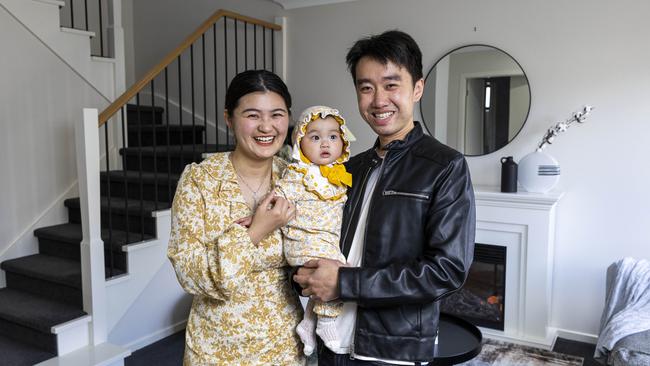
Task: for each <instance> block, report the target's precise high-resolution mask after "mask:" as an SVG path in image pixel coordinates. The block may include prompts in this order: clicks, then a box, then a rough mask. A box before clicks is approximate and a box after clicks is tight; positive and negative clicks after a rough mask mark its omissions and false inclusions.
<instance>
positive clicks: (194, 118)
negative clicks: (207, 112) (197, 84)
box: [190, 44, 196, 163]
mask: <svg viewBox="0 0 650 366" xmlns="http://www.w3.org/2000/svg"><path fill="white" fill-rule="evenodd" d="M190 86H191V88H190V89H191V93H190V97H191V102H192V136H194V129H195V128H196V113H195V111H194V44H191V45H190ZM195 156H196V144H195V143H194V137H192V159H191V161H190V163H191V162H193V161H194V159H195Z"/></svg>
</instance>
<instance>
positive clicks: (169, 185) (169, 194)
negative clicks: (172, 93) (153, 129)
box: [165, 67, 173, 207]
mask: <svg viewBox="0 0 650 366" xmlns="http://www.w3.org/2000/svg"><path fill="white" fill-rule="evenodd" d="M165 123H166V125H167V149H166V152H167V199H168V201H169V206H170V207H171V204H172V200H173V197H172V175H171V174H172V171H171V166H172V163H171V158H170V152H171V148H170V146H171V139H170V137H169V82H168V77H167V67H165Z"/></svg>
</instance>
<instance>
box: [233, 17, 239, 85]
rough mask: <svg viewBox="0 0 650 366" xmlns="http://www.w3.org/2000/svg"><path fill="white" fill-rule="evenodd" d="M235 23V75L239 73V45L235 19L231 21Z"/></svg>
mask: <svg viewBox="0 0 650 366" xmlns="http://www.w3.org/2000/svg"><path fill="white" fill-rule="evenodd" d="M233 21H234V22H235V74H238V73H239V45H238V42H237V38H239V37H237V36H238V32H237V19H233Z"/></svg>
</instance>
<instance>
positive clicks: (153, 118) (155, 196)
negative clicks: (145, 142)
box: [151, 79, 158, 211]
mask: <svg viewBox="0 0 650 366" xmlns="http://www.w3.org/2000/svg"><path fill="white" fill-rule="evenodd" d="M153 81H154V79H151V132H152V133H153V137H152V140H151V141H152V142H151V143H152V148H153V181H154V183H153V206H154V210H156V211H158V154H157V151H156V100H155V98H154V97H155V95H154V93H155V91H154V85H153Z"/></svg>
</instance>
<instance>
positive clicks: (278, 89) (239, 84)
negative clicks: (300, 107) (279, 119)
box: [224, 70, 291, 116]
mask: <svg viewBox="0 0 650 366" xmlns="http://www.w3.org/2000/svg"><path fill="white" fill-rule="evenodd" d="M254 92H274V93H277V94H279V95H280V96H281V97H282V99H283V100H284V104H285V105H286V107H287V112H289V113H291V94H289V89H287V85H286V84H285V83H284V81H282V79H280V77H279V76H278V75H276V74H274V73H272V72H270V71H267V70H248V71H243V72H240V73H239V74H237V75H235V77H234V78H233V79H232V81H231V82H230V85H229V86H228V90H227V91H226V101H225V103H224V104H225V106H224V107H225V109H226V112H227V113H228V115H229V116H232V112H233V111H234V110H235V108H237V106H238V105H239V100H240V99H241V98H242V97H243V96H245V95H246V94H250V93H254Z"/></svg>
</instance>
